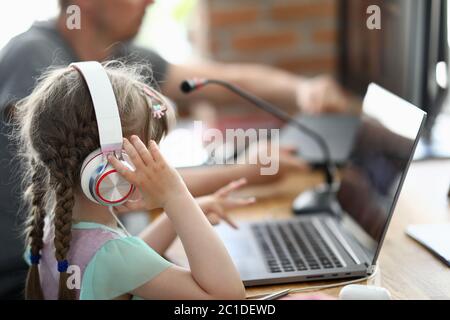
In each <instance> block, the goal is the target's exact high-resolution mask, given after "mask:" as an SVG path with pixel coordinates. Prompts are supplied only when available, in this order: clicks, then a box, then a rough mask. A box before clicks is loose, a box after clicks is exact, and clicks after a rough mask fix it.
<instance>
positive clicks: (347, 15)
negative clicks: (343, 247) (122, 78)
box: [0, 0, 450, 157]
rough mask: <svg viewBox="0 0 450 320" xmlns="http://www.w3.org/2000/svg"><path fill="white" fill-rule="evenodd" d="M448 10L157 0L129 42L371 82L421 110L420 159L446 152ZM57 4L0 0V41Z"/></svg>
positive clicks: (226, 121) (411, 0)
mask: <svg viewBox="0 0 450 320" xmlns="http://www.w3.org/2000/svg"><path fill="white" fill-rule="evenodd" d="M370 5H378V6H379V7H380V8H381V13H382V16H381V29H380V30H369V29H368V28H367V27H366V20H367V17H368V14H367V12H366V10H367V8H368V6H370ZM24 7H27V10H23V8H24ZM447 10H448V9H447V1H446V0H430V1H421V0H370V1H367V0H245V1H241V0H227V1H220V0H164V1H156V2H155V4H154V5H152V6H150V7H149V9H148V10H147V13H146V16H145V19H144V23H143V25H142V28H141V30H140V32H139V34H138V35H137V37H136V38H135V42H136V43H137V44H139V45H141V46H144V47H149V48H152V49H154V50H155V51H157V52H158V53H159V54H160V55H161V56H162V57H164V58H165V59H166V60H168V61H169V62H171V63H186V62H189V61H196V60H203V61H204V60H205V59H211V60H215V61H224V62H256V63H262V64H266V65H272V66H276V67H280V68H282V69H285V70H288V71H292V72H295V73H298V74H302V75H311V76H313V75H317V74H331V75H334V76H336V77H338V78H339V79H340V81H341V83H342V84H343V85H344V86H345V87H346V88H347V89H350V90H351V91H352V92H353V93H354V94H355V95H357V96H360V97H361V96H363V95H364V93H365V89H366V88H367V85H368V83H370V82H377V83H378V84H380V85H382V86H384V87H385V88H387V89H388V90H390V91H392V92H394V93H396V94H398V95H400V96H401V97H403V98H405V99H407V100H409V101H410V102H412V103H414V104H415V105H417V106H419V107H421V108H423V109H425V110H426V111H427V112H428V117H429V119H428V122H427V132H426V137H425V138H426V139H425V140H427V141H426V142H427V143H425V144H422V146H421V147H419V151H418V153H421V156H420V157H449V156H450V144H449V141H447V139H446V137H450V125H447V124H448V123H449V122H448V121H447V119H446V118H447V116H448V113H449V111H448V110H449V108H448V107H447V103H446V98H445V97H446V94H445V93H446V90H447V82H448V81H447V78H448V64H447V61H448V33H447V26H448V18H447V17H448V14H447ZM57 12H58V4H57V0H40V1H32V0H15V1H2V2H1V3H0V28H1V30H2V32H1V34H0V49H1V48H2V47H3V46H4V45H5V44H6V43H7V42H8V41H9V40H10V39H11V38H12V37H14V36H15V35H17V34H19V33H21V32H24V31H25V30H27V29H28V28H29V27H30V26H31V24H32V23H33V21H35V20H45V19H49V18H52V17H55V16H56V15H57ZM168 39H170V41H168ZM206 109H207V108H206ZM196 110H202V111H204V110H205V108H196ZM215 110H216V109H215ZM221 110H222V113H224V114H221V115H220V119H221V120H220V123H218V126H219V127H222V128H225V127H230V126H232V127H233V126H236V121H237V122H238V123H239V124H238V125H237V126H243V127H255V126H257V127H259V126H265V127H267V126H276V125H277V122H276V121H274V120H273V119H271V118H270V117H269V116H267V115H264V114H260V113H259V112H257V111H256V110H254V109H245V108H241V107H240V106H230V107H228V108H222V109H221ZM249 114H250V115H249ZM248 116H249V117H248ZM432 140H433V141H432ZM431 142H432V143H431Z"/></svg>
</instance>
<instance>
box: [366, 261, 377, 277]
mask: <svg viewBox="0 0 450 320" xmlns="http://www.w3.org/2000/svg"><path fill="white" fill-rule="evenodd" d="M376 269H377V266H376V265H374V264H372V265H370V266H368V267H367V271H366V272H367V274H368V275H371V274H374V272H375V270H376Z"/></svg>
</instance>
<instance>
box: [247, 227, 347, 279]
mask: <svg viewBox="0 0 450 320" xmlns="http://www.w3.org/2000/svg"><path fill="white" fill-rule="evenodd" d="M251 229H252V232H253V234H254V236H255V238H256V241H257V242H258V244H259V246H260V248H261V250H262V252H263V256H264V259H265V261H266V264H267V267H268V269H269V270H270V272H272V273H278V272H294V271H305V270H318V269H332V268H340V267H342V263H341V261H340V260H339V259H338V257H337V256H336V255H335V254H334V252H333V250H332V249H331V248H330V247H329V245H328V244H327V243H326V241H325V240H324V239H323V237H322V236H321V234H320V233H319V232H318V230H317V228H316V227H315V226H314V224H313V223H312V222H311V221H289V222H284V223H273V222H271V223H268V224H264V223H257V224H253V225H252V226H251Z"/></svg>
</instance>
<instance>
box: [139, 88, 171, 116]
mask: <svg viewBox="0 0 450 320" xmlns="http://www.w3.org/2000/svg"><path fill="white" fill-rule="evenodd" d="M142 91H143V92H144V94H145V95H146V96H148V97H150V98H151V99H152V100H153V101H152V105H151V109H152V116H153V118H156V119H161V118H162V117H163V116H164V115H165V113H166V111H167V106H166V105H165V101H164V99H163V98H162V97H161V96H160V94H159V93H158V92H157V91H156V90H154V89H152V88H150V87H149V86H147V85H144V86H143V87H142Z"/></svg>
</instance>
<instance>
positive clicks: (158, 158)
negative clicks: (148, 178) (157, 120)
mask: <svg viewBox="0 0 450 320" xmlns="http://www.w3.org/2000/svg"><path fill="white" fill-rule="evenodd" d="M150 153H151V155H152V157H153V160H155V162H157V163H164V162H165V160H164V158H163V156H162V154H161V152H159V148H158V145H157V144H156V142H155V141H153V140H152V141H150Z"/></svg>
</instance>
